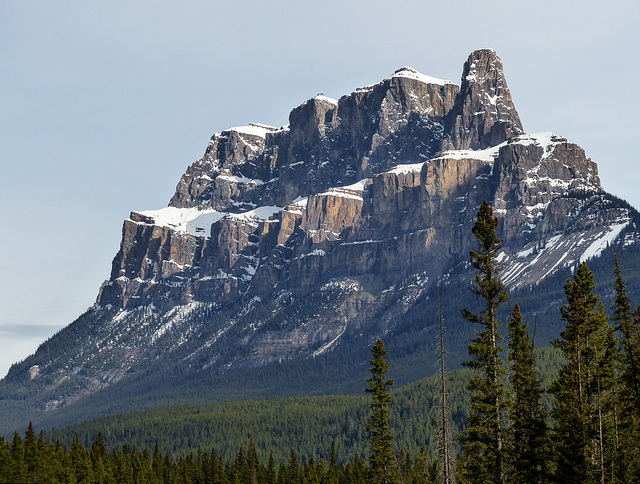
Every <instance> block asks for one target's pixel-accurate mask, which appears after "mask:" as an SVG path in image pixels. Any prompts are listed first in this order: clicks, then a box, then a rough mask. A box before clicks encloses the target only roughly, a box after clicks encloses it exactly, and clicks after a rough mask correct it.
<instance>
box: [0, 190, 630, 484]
mask: <svg viewBox="0 0 640 484" xmlns="http://www.w3.org/2000/svg"><path fill="white" fill-rule="evenodd" d="M497 227H498V219H497V218H496V217H494V216H493V211H492V209H491V207H490V206H489V204H488V203H487V202H486V201H485V202H484V203H483V204H482V206H481V208H480V210H479V212H478V215H477V219H476V223H475V225H474V227H473V235H474V237H475V238H476V239H477V242H478V247H477V250H472V251H471V253H470V263H471V266H472V267H473V269H474V270H475V283H474V289H473V291H474V293H475V294H476V295H477V296H478V297H479V298H480V300H482V301H483V305H482V307H481V309H480V310H479V311H478V312H471V311H469V310H464V311H463V315H464V317H465V318H466V320H467V321H469V323H471V324H472V325H473V326H474V327H475V328H476V331H475V335H474V337H473V338H472V339H471V341H470V343H469V346H468V352H469V361H467V362H465V366H467V367H468V368H469V369H470V370H471V371H470V373H469V375H470V376H469V378H468V380H467V383H466V390H467V392H468V400H467V403H466V405H467V409H466V410H467V422H466V425H465V426H464V427H463V429H462V431H460V432H459V434H458V435H457V436H456V437H455V438H454V437H452V430H453V429H452V428H451V425H452V415H451V409H450V408H449V405H448V397H449V391H450V390H448V387H447V381H448V377H447V373H445V365H444V362H445V359H446V353H445V348H444V343H443V341H444V338H443V334H444V322H443V317H442V309H441V316H440V360H441V369H440V374H439V379H438V382H439V390H438V394H439V395H438V397H439V405H438V412H437V415H436V416H437V419H436V422H437V423H436V425H435V434H436V435H435V437H436V440H437V445H436V446H435V447H436V452H435V455H430V453H429V452H427V450H426V448H425V447H422V448H420V449H419V450H418V451H417V452H416V451H414V452H413V454H412V453H411V452H409V451H406V450H398V449H397V445H396V443H395V438H394V433H393V428H392V427H391V425H390V423H389V420H390V407H391V405H392V403H393V402H392V399H393V394H392V393H391V388H392V386H393V385H394V380H393V379H388V378H387V372H388V371H389V363H388V361H387V358H388V353H387V349H386V348H385V346H384V342H383V341H382V340H381V339H378V340H377V341H376V343H375V344H374V345H373V346H372V349H371V351H372V359H371V360H370V365H371V367H370V374H371V376H370V378H369V379H368V380H367V383H368V386H367V387H366V389H365V391H366V393H367V394H369V406H370V412H369V418H368V422H367V423H366V425H365V430H366V431H367V432H368V437H369V442H368V444H369V445H368V448H367V451H366V452H364V453H362V454H358V453H356V454H355V455H354V456H353V457H352V458H350V459H348V460H347V461H343V462H340V463H339V462H338V459H337V457H336V448H335V442H332V443H331V449H330V451H329V453H328V454H329V459H328V461H325V460H323V459H318V460H316V459H315V458H314V457H313V456H311V457H309V458H307V459H306V460H305V461H304V462H302V460H301V459H300V458H299V457H298V455H297V454H296V451H295V450H290V453H289V456H288V459H287V460H286V461H280V462H279V463H276V462H277V461H276V459H275V458H274V456H273V454H270V455H269V458H268V460H266V462H265V461H263V460H261V459H260V457H259V455H258V451H257V449H256V444H255V442H254V440H253V439H252V438H250V437H249V438H248V444H247V446H246V452H245V450H244V448H242V447H241V448H240V449H239V450H238V451H237V453H236V455H235V456H234V457H232V458H228V457H227V458H225V457H224V456H223V455H222V454H220V453H218V452H217V451H216V450H215V449H210V450H199V451H197V452H189V453H187V454H186V455H182V456H180V457H179V458H177V459H175V458H173V457H172V456H171V454H170V453H169V451H166V450H165V451H161V450H160V449H159V446H158V445H157V444H156V445H155V448H154V450H153V452H151V451H149V449H148V448H147V447H145V448H144V449H142V450H141V449H138V448H137V447H135V446H134V447H129V446H128V445H122V446H121V447H120V448H118V449H116V450H111V451H109V450H108V449H107V446H106V443H105V441H104V438H103V436H102V434H101V433H99V434H98V436H97V438H96V440H95V442H94V443H93V444H92V445H91V447H90V448H85V447H83V446H82V444H81V443H80V441H79V439H78V438H77V437H76V438H74V439H73V441H72V445H71V448H67V447H66V446H63V445H62V444H60V441H59V440H58V441H56V442H55V443H49V442H47V438H46V436H45V435H44V433H42V432H41V433H40V436H39V437H36V434H35V432H34V429H33V426H32V425H31V424H30V425H29V428H28V429H27V432H26V434H25V437H24V439H23V438H22V437H21V435H20V434H19V433H18V432H16V433H15V434H14V437H13V440H12V441H7V440H5V439H4V438H3V437H0V482H51V483H55V482H88V483H94V482H95V483H102V482H132V483H133V482H136V483H138V482H140V483H145V482H148V483H155V482H168V483H169V482H176V483H178V482H179V483H243V484H244V483H250V484H253V483H325V482H326V483H343V482H344V483H381V484H386V483H394V484H395V483H402V484H405V483H445V484H452V483H460V484H467V483H468V484H475V483H478V484H480V483H497V484H504V483H576V484H577V483H587V484H590V483H605V482H606V483H617V482H620V483H626V482H640V307H639V308H638V309H637V310H636V311H633V309H632V304H631V301H630V299H629V297H628V295H627V291H626V287H625V283H624V281H623V279H622V276H621V271H620V261H619V259H618V257H617V255H614V267H613V270H614V273H615V284H614V288H613V289H614V291H615V299H614V301H613V314H612V316H611V317H609V316H607V312H606V310H605V308H604V305H603V303H602V302H601V301H600V298H599V297H598V296H597V295H596V294H595V283H594V278H593V273H592V272H591V271H590V270H589V268H588V267H587V264H586V263H585V262H582V263H581V264H580V265H579V266H578V267H577V268H576V269H575V272H574V275H573V276H572V277H571V278H569V279H568V280H567V281H566V283H565V285H564V293H565V296H566V304H565V305H563V307H562V308H561V311H560V316H561V318H562V320H564V321H565V322H566V328H565V330H564V331H562V332H561V334H560V337H559V338H558V339H557V340H555V341H553V346H554V347H555V348H556V349H557V350H558V351H559V352H561V353H562V355H563V356H564V364H563V366H562V367H561V368H560V371H559V374H558V376H557V378H556V379H555V380H554V381H553V382H552V383H551V385H549V387H548V389H547V390H546V392H545V389H544V388H543V384H542V378H541V375H540V374H539V372H538V367H537V361H536V354H537V353H536V348H535V346H534V343H533V339H532V338H531V335H530V333H529V329H528V325H527V322H526V319H525V318H524V316H523V314H521V312H520V308H519V307H518V305H517V304H515V305H514V306H513V307H512V308H510V310H509V317H508V321H507V332H508V336H509V341H508V348H507V352H506V361H505V360H504V359H503V355H505V352H504V348H503V347H502V346H501V345H502V341H503V336H502V334H501V330H500V327H501V322H500V321H499V314H500V312H499V309H500V307H501V306H503V305H505V304H509V305H510V304H511V302H509V299H508V295H507V292H506V289H505V287H504V285H503V283H502V280H501V266H500V263H499V254H500V251H501V248H502V241H501V240H500V239H499V238H498V237H497V235H496V229H497ZM441 308H442V288H441ZM545 393H546V395H545ZM549 397H550V399H551V404H550V409H549V411H548V409H546V408H545V403H544V402H545V398H547V399H549Z"/></svg>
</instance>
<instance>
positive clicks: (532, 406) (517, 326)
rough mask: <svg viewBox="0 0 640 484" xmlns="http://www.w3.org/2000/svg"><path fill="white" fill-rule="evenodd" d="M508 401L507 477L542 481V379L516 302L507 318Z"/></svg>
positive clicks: (544, 441)
mask: <svg viewBox="0 0 640 484" xmlns="http://www.w3.org/2000/svg"><path fill="white" fill-rule="evenodd" d="M509 337H510V340H509V363H510V364H511V384H512V391H511V405H510V406H509V410H508V417H509V423H510V428H509V439H508V440H509V442H508V446H507V456H508V457H507V460H508V466H507V467H508V471H507V481H508V482H518V483H522V484H525V483H542V482H546V460H547V456H546V455H545V454H546V447H547V443H548V442H547V425H546V422H545V412H544V408H543V403H542V381H541V379H540V377H539V376H538V371H537V369H536V357H535V354H534V345H533V343H532V342H531V341H530V339H529V331H528V329H527V324H526V323H525V322H524V320H523V318H522V314H520V308H519V307H518V305H517V304H516V306H515V308H514V310H513V313H512V315H511V318H510V319H509Z"/></svg>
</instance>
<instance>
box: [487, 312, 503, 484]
mask: <svg viewBox="0 0 640 484" xmlns="http://www.w3.org/2000/svg"><path fill="white" fill-rule="evenodd" d="M489 317H490V318H491V322H490V324H491V349H492V351H493V384H494V385H495V387H496V388H497V387H498V366H499V362H498V356H497V353H498V351H497V347H498V340H497V339H498V338H497V335H496V332H497V331H496V321H497V315H496V310H495V308H493V307H492V308H491V310H490V311H489ZM500 411H501V407H500V396H499V395H496V403H495V421H496V465H497V466H498V469H497V470H498V482H500V483H504V463H503V456H502V422H501V418H500Z"/></svg>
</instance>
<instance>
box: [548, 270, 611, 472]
mask: <svg viewBox="0 0 640 484" xmlns="http://www.w3.org/2000/svg"><path fill="white" fill-rule="evenodd" d="M594 290H595V284H594V282H593V273H592V272H591V271H590V270H589V269H588V267H587V264H586V263H585V262H582V263H581V264H580V265H579V266H578V269H577V271H576V275H575V277H574V279H573V280H571V279H569V280H567V283H566V284H565V286H564V291H565V295H566V297H567V304H566V305H564V306H563V307H562V308H561V310H560V314H561V316H562V319H564V320H565V321H566V322H567V327H566V329H565V330H564V331H563V332H562V333H560V337H561V339H560V340H556V341H554V346H556V347H557V348H559V349H560V350H562V352H563V353H564V355H565V356H566V358H567V363H566V364H565V366H563V367H562V368H561V370H560V372H559V376H558V379H557V380H556V381H555V382H554V383H553V384H552V385H551V387H550V388H549V391H550V392H551V393H553V394H554V403H553V410H552V416H553V419H554V422H555V425H554V428H553V434H554V441H555V446H554V447H555V449H554V450H555V457H556V462H555V464H556V478H557V479H558V480H559V481H560V482H566V483H576V484H578V483H580V484H585V483H591V482H594V483H595V482H603V481H604V480H605V479H606V477H607V475H606V474H607V468H606V465H605V463H606V460H607V454H609V455H610V451H611V449H610V447H609V446H608V445H606V444H607V442H610V440H611V439H610V438H609V435H610V431H611V425H610V421H611V414H610V406H609V403H610V400H611V395H612V394H611V389H612V388H611V386H612V385H611V384H612V379H611V375H610V371H611V368H612V367H613V357H614V353H613V351H612V345H615V337H614V335H613V333H612V331H611V328H610V327H609V324H608V319H607V316H606V314H605V311H604V306H603V305H602V303H601V302H600V298H599V297H598V296H596V295H595V294H594Z"/></svg>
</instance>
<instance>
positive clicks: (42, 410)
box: [0, 49, 640, 429]
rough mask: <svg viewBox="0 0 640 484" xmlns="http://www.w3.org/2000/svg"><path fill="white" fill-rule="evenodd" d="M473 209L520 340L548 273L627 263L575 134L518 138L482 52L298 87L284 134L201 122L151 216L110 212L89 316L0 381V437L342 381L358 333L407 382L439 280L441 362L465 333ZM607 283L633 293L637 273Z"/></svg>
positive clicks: (492, 64) (616, 205) (550, 304)
mask: <svg viewBox="0 0 640 484" xmlns="http://www.w3.org/2000/svg"><path fill="white" fill-rule="evenodd" d="M483 200H487V201H488V202H489V203H490V204H491V206H492V207H493V209H494V213H495V214H496V215H497V217H498V219H499V225H498V229H497V233H498V236H499V237H500V238H502V239H503V240H504V245H503V247H502V252H501V254H500V257H499V261H500V263H501V265H502V274H503V278H504V282H505V283H506V284H507V287H508V288H509V289H510V291H511V294H512V298H514V299H516V298H517V300H518V302H519V304H521V307H522V308H523V313H524V314H525V315H526V316H527V317H529V318H533V319H535V320H536V325H537V326H536V328H537V330H536V337H537V339H538V341H539V344H547V343H548V341H549V340H551V339H553V338H555V337H557V335H558V333H559V331H560V329H561V327H562V323H561V321H560V318H559V317H558V308H559V306H560V305H561V304H562V303H563V295H562V284H563V282H564V280H566V278H567V277H568V276H569V275H570V274H571V270H572V269H573V268H575V266H576V265H577V264H578V263H579V262H580V261H584V260H588V262H589V266H590V268H592V270H594V272H595V274H596V280H597V283H598V287H603V288H604V287H610V286H608V285H607V281H611V280H613V271H612V263H611V249H610V245H611V244H612V243H613V242H615V243H616V244H617V246H618V253H619V255H620V256H621V258H622V264H623V267H627V268H632V267H633V264H634V263H637V262H638V261H639V260H640V251H639V250H638V243H637V242H638V240H639V239H640V235H639V233H638V229H637V227H638V222H639V221H640V219H639V217H638V213H637V212H636V211H635V210H634V209H633V208H632V207H630V206H629V205H628V204H626V203H625V202H624V201H622V200H619V199H618V198H616V197H615V196H614V195H611V194H609V193H607V192H605V191H604V190H603V189H602V187H601V186H600V180H599V178H598V170H597V165H596V164H595V163H594V162H593V161H592V160H590V159H589V158H588V157H587V156H586V154H585V153H584V151H583V150H582V149H581V148H580V147H579V146H577V145H575V144H574V143H571V142H570V141H568V140H566V139H565V138H563V137H561V136H558V135H555V134H553V133H538V134H527V133H525V131H524V128H523V125H522V123H521V122H520V119H519V116H518V113H517V111H516V109H515V106H514V104H513V101H512V99H511V95H510V93H509V89H508V87H507V83H506V80H505V77H504V73H503V69H502V63H501V61H500V59H499V58H498V56H497V55H496V53H495V52H494V51H492V50H490V49H483V50H478V51H475V52H473V53H471V55H470V56H469V58H468V59H467V61H466V62H465V64H464V66H463V72H462V78H461V82H460V85H457V84H454V83H452V82H450V81H445V80H441V79H436V78H432V77H429V76H425V75H423V74H420V73H418V72H416V71H415V70H413V69H411V68H407V67H405V68H401V69H399V70H398V71H396V72H395V73H394V74H393V75H391V76H390V77H389V78H388V79H385V80H383V81H381V82H379V83H377V84H374V85H371V86H367V87H363V88H359V89H356V90H355V91H354V92H352V93H350V94H347V95H345V96H343V97H341V98H340V99H338V100H334V99H330V98H328V97H326V96H324V95H318V96H316V97H314V98H312V99H310V100H308V101H306V102H305V103H303V104H302V105H300V106H298V107H297V108H295V109H293V110H292V111H291V114H290V117H289V124H288V125H287V126H284V127H279V128H275V127H269V126H264V125H261V124H251V125H249V126H245V127H237V128H231V129H228V130H225V131H222V132H221V133H216V134H214V135H213V137H212V138H211V140H210V142H209V145H208V146H207V149H206V151H205V154H204V156H203V157H202V158H201V159H199V160H197V161H196V162H194V163H193V164H192V165H190V166H189V167H188V168H187V169H186V172H185V173H184V175H183V176H182V178H181V179H180V180H179V182H178V185H177V188H176V192H175V193H174V194H173V196H172V197H171V198H170V202H169V206H168V207H166V208H163V209H160V210H148V211H136V212H132V213H131V216H130V218H129V219H127V220H125V222H124V225H123V230H122V242H121V246H120V250H119V251H118V253H117V254H116V256H115V258H114V260H113V266H112V272H111V275H110V278H109V279H108V280H107V281H106V282H105V283H104V284H103V286H102V287H101V288H100V291H99V295H98V298H97V301H96V304H95V306H94V307H93V308H91V309H90V310H89V311H87V312H86V313H85V314H83V315H82V316H80V317H79V318H78V319H77V320H76V321H75V322H73V323H72V324H70V325H69V326H68V327H66V328H65V329H63V330H62V331H60V332H59V333H58V334H57V335H55V336H54V337H52V338H51V339H50V340H48V341H47V342H45V343H44V344H43V345H41V347H40V348H39V349H38V351H37V352H36V353H35V354H34V355H32V356H30V357H28V358H27V359H25V360H24V361H22V362H21V363H18V364H16V365H14V366H13V367H12V368H11V370H10V372H9V374H8V375H7V377H6V378H5V379H4V380H3V381H2V382H1V383H0V399H1V400H0V408H1V409H2V412H1V413H2V415H3V416H2V418H3V419H4V421H3V422H2V427H3V428H9V429H10V428H15V426H16V425H17V424H18V423H21V422H22V421H24V419H25V416H29V419H32V420H34V422H40V423H41V426H46V425H61V424H64V423H65V422H72V421H79V420H85V419H88V418H91V417H94V416H100V415H106V414H109V413H118V412H122V411H125V410H130V409H132V408H149V407H157V406H163V405H167V404H170V403H171V404H173V403H176V402H182V403H188V402H201V401H205V400H216V401H219V400H232V399H239V398H248V397H258V396H266V395H300V394H320V393H330V392H359V391H360V388H361V384H360V382H361V381H362V377H363V375H365V374H366V371H367V367H368V357H369V348H370V346H371V344H372V342H373V341H375V339H376V338H377V337H378V336H380V335H384V336H385V342H386V343H387V345H388V347H389V349H390V354H391V359H392V363H393V365H394V367H395V368H396V371H397V375H398V377H397V378H398V380H399V381H400V382H410V381H413V380H416V379H418V378H422V377H425V376H428V375H431V374H433V372H434V371H435V362H436V357H435V354H436V352H435V351H434V348H435V345H436V337H435V336H436V332H437V331H436V330H437V326H436V325H437V322H438V318H437V314H438V311H437V308H438V306H439V301H438V294H439V286H440V282H441V281H443V285H444V290H443V293H444V298H445V321H446V339H447V344H448V346H449V348H450V365H451V367H452V368H455V367H456V366H457V365H459V363H460V362H461V361H462V360H463V359H465V357H466V345H467V343H468V341H469V335H470V334H471V328H470V327H469V325H468V323H467V322H466V321H464V320H463V318H462V317H461V316H460V309H461V308H462V307H463V304H464V305H465V306H466V307H468V308H470V309H473V306H474V304H477V302H475V301H473V300H472V298H470V297H469V294H470V293H469V287H470V284H471V280H472V272H471V270H470V267H469V250H470V249H472V248H474V241H473V236H472V233H471V228H472V227H473V224H474V221H475V217H476V214H477V211H478V208H479V207H480V204H481V203H482V201H483ZM625 277H626V278H627V280H628V283H629V289H630V293H631V294H633V292H634V290H635V288H637V287H638V277H637V274H636V273H635V272H634V271H633V270H627V271H626V273H625ZM609 294H610V291H609ZM605 296H607V294H605ZM525 309H526V311H525ZM505 311H506V309H505ZM355 382H358V385H357V387H355V386H354V383H355Z"/></svg>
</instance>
